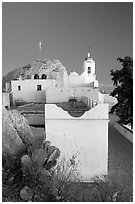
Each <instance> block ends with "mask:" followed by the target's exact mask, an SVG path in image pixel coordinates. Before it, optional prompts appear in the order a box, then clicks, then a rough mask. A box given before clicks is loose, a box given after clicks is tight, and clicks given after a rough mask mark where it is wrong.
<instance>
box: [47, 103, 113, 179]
mask: <svg viewBox="0 0 135 204" xmlns="http://www.w3.org/2000/svg"><path fill="white" fill-rule="evenodd" d="M72 115H73V114H72ZM77 115H78V114H76V116H77ZM80 115H81V114H80ZM108 121H109V120H108V105H107V104H98V105H97V106H95V107H94V108H92V109H90V110H89V111H86V112H85V113H84V114H83V115H82V116H80V117H72V116H71V115H70V114H69V113H68V112H67V111H64V110H63V109H62V108H60V107H58V106H57V105H55V104H46V105H45V125H46V138H47V140H49V141H50V142H51V143H52V145H55V146H56V147H58V148H59V149H60V151H61V156H60V159H62V158H63V157H65V158H66V160H67V161H71V158H74V160H75V163H76V165H77V171H78V172H79V174H80V177H81V178H82V180H83V181H84V182H87V181H90V179H91V178H92V177H93V176H96V175H99V174H101V175H102V174H105V173H106V174H107V173H108Z"/></svg>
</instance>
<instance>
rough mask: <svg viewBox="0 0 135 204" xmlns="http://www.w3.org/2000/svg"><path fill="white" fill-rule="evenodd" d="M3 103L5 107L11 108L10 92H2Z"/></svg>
mask: <svg viewBox="0 0 135 204" xmlns="http://www.w3.org/2000/svg"><path fill="white" fill-rule="evenodd" d="M2 105H3V106H4V107H8V108H10V94H9V93H2Z"/></svg>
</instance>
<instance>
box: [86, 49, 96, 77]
mask: <svg viewBox="0 0 135 204" xmlns="http://www.w3.org/2000/svg"><path fill="white" fill-rule="evenodd" d="M83 71H84V72H85V73H87V75H88V76H93V75H95V62H94V60H93V59H92V58H91V53H90V51H89V50H88V54H87V57H86V58H85V60H84V63H83Z"/></svg>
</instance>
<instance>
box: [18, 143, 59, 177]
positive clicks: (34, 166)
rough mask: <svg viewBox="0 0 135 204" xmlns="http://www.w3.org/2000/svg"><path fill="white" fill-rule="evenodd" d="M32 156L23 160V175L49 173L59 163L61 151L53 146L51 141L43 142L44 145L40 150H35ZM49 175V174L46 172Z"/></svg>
mask: <svg viewBox="0 0 135 204" xmlns="http://www.w3.org/2000/svg"><path fill="white" fill-rule="evenodd" d="M32 151H33V152H32V153H31V154H30V155H24V156H23V157H22V159H21V162H22V170H23V173H24V174H25V173H27V172H29V173H32V174H36V175H37V173H41V171H42V170H44V175H45V172H46V171H45V170H47V171H49V170H50V169H51V168H52V167H54V166H55V165H56V163H57V159H58V157H59V156H60V150H59V149H58V148H56V147H55V146H51V143H50V142H49V141H43V145H42V146H41V147H40V148H38V149H33V150H32ZM46 175H47V172H46Z"/></svg>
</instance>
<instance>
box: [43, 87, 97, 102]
mask: <svg viewBox="0 0 135 204" xmlns="http://www.w3.org/2000/svg"><path fill="white" fill-rule="evenodd" d="M83 97H87V98H90V99H92V100H97V101H99V90H98V89H93V88H91V87H63V88H62V87H59V88H52V89H48V90H46V103H52V104H53V103H62V102H68V101H69V99H70V98H75V99H76V100H77V101H82V100H83Z"/></svg>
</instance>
